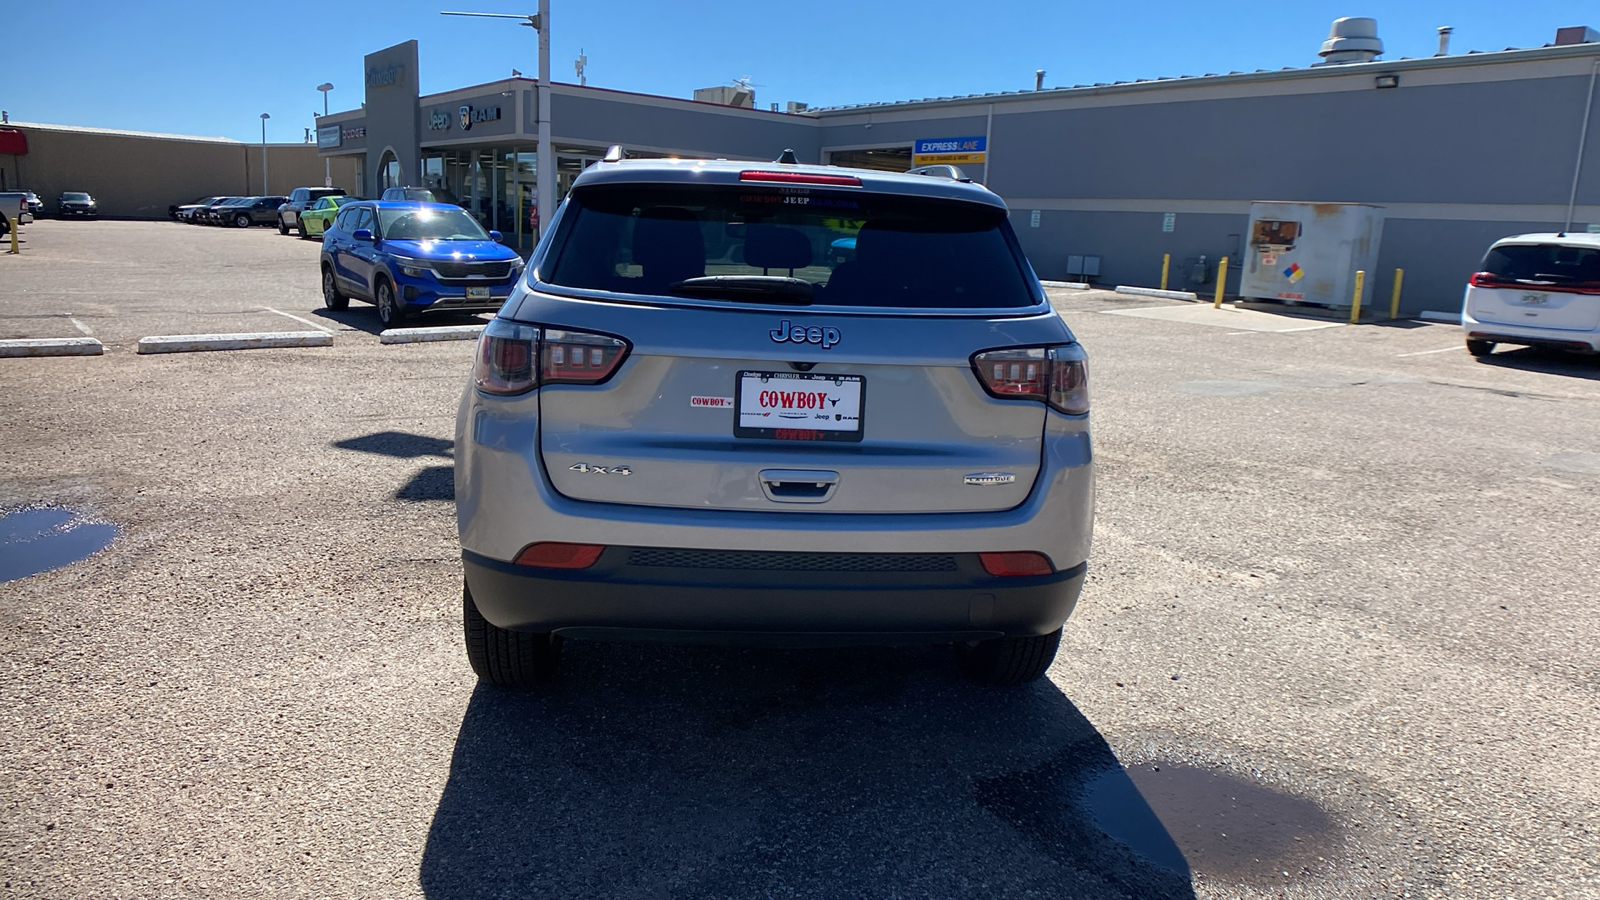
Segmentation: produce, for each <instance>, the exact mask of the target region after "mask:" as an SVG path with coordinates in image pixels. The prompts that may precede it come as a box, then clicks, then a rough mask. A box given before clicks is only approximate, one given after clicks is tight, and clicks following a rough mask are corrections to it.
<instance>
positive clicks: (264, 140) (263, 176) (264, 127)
mask: <svg viewBox="0 0 1600 900" xmlns="http://www.w3.org/2000/svg"><path fill="white" fill-rule="evenodd" d="M270 118H272V116H270V115H268V114H266V113H262V114H261V195H262V196H263V197H265V196H266V195H267V120H268V119H270Z"/></svg>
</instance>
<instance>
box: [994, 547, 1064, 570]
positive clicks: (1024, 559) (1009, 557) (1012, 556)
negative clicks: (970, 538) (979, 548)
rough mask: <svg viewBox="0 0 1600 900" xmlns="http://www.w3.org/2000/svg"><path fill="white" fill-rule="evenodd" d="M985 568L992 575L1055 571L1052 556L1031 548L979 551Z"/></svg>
mask: <svg viewBox="0 0 1600 900" xmlns="http://www.w3.org/2000/svg"><path fill="white" fill-rule="evenodd" d="M978 559H979V560H980V561H982V562H983V570H984V571H985V572H988V573H989V574H990V575H1001V576H1011V575H1049V574H1051V573H1053V572H1055V570H1056V569H1055V566H1053V565H1051V564H1050V557H1048V556H1045V555H1044V554H1043V553H1034V552H1033V551H1031V550H1028V551H1020V552H1014V553H979V554H978Z"/></svg>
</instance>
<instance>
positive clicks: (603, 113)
mask: <svg viewBox="0 0 1600 900" xmlns="http://www.w3.org/2000/svg"><path fill="white" fill-rule="evenodd" d="M1440 32H1441V34H1440V39H1439V40H1440V52H1439V54H1438V55H1436V56H1432V57H1426V58H1419V59H1393V60H1390V59H1384V58H1382V42H1381V39H1380V37H1379V35H1378V33H1377V28H1376V24H1375V23H1373V22H1372V20H1369V19H1341V20H1339V21H1338V22H1336V23H1335V28H1334V30H1333V33H1331V34H1330V35H1329V37H1328V39H1327V40H1326V41H1325V42H1323V43H1322V44H1321V45H1320V47H1319V45H1318V44H1317V42H1316V41H1315V40H1314V38H1315V36H1309V38H1308V40H1307V43H1306V54H1305V55H1306V63H1307V64H1306V65H1305V66H1304V67H1302V68H1289V69H1281V70H1274V71H1265V70H1258V71H1254V72H1229V73H1223V74H1208V75H1201V76H1185V77H1181V78H1162V79H1149V80H1138V81H1131V82H1118V83H1114V84H1094V85H1079V86H1074V87H1066V88H1045V87H1043V86H1042V84H1041V85H1040V87H1039V89H1037V90H1032V91H1020V92H1011V93H996V94H983V95H973V96H959V97H938V98H926V99H922V100H909V101H898V102H882V103H868V104H861V105H855V106H843V107H828V108H806V107H805V106H804V105H803V104H798V103H790V104H788V106H787V108H785V109H783V110H779V109H778V108H777V107H776V106H775V105H774V106H772V107H770V108H760V107H759V106H758V105H757V104H756V103H755V102H754V97H753V94H752V92H751V91H749V90H748V89H739V88H727V87H724V88H720V89H708V90H706V91H697V92H696V96H697V97H698V98H699V99H686V98H674V97H663V96H654V95H647V94H637V93H628V92H623V91H615V90H609V89H605V88H599V87H591V86H584V85H575V84H561V83H556V84H552V85H551V87H550V91H549V94H550V109H549V110H548V113H549V121H550V122H551V133H552V137H553V154H552V155H553V156H554V159H552V160H550V161H549V163H550V164H551V165H553V166H554V167H555V179H554V183H555V187H556V194H557V199H558V200H559V198H560V197H561V196H564V195H565V193H566V191H567V190H568V189H569V188H570V186H571V184H572V182H573V180H574V179H575V178H576V177H577V176H578V174H579V173H581V172H582V171H583V169H584V168H586V167H587V166H589V165H592V164H594V163H595V162H597V161H598V160H599V159H600V158H601V157H602V156H603V155H604V154H605V152H606V149H607V148H608V147H610V146H611V145H616V144H620V145H621V146H622V147H623V148H624V149H626V150H627V151H628V153H629V155H631V156H636V157H638V156H644V157H650V156H655V157H662V156H672V157H683V158H729V159H751V160H772V159H775V158H776V157H777V156H778V154H779V153H780V152H781V151H783V150H784V149H792V150H793V151H794V152H795V154H796V155H797V156H798V158H799V159H800V160H801V161H802V162H821V163H831V164H836V165H843V166H863V167H868V168H878V169H887V170H904V169H906V168H909V167H911V166H912V165H913V164H920V163H929V162H953V163H956V164H957V165H959V166H961V167H962V169H963V170H964V171H965V173H966V174H967V175H968V176H969V177H971V178H972V179H973V180H975V181H979V182H981V183H983V184H986V185H988V187H989V188H990V189H991V190H993V191H995V192H996V193H997V194H999V195H1000V196H1001V197H1002V198H1004V199H1005V201H1006V202H1007V204H1008V205H1009V206H1010V207H1011V209H1012V223H1013V226H1014V228H1015V229H1016V231H1017V234H1018V236H1019V237H1020V239H1021V241H1022V244H1023V246H1024V247H1025V248H1026V250H1027V252H1028V254H1029V256H1030V258H1031V259H1032V261H1033V264H1034V267H1035V268H1036V269H1037V271H1038V272H1039V274H1040V276H1041V277H1043V278H1046V279H1058V280H1072V281H1078V280H1086V281H1093V282H1096V283H1101V284H1119V283H1120V284H1137V285H1147V286H1153V285H1155V284H1156V283H1157V282H1159V281H1160V279H1161V273H1162V264H1163V258H1164V257H1166V258H1169V259H1170V261H1171V266H1170V286H1171V287H1174V288H1180V289H1182V288H1186V289H1190V290H1201V291H1210V290H1212V289H1213V288H1214V286H1215V278H1216V277H1217V270H1218V266H1217V265H1216V262H1217V260H1219V259H1220V258H1221V257H1228V258H1229V259H1230V260H1232V261H1233V266H1232V267H1231V268H1230V269H1229V274H1228V278H1227V284H1226V285H1225V287H1226V289H1227V291H1228V292H1229V293H1235V292H1236V291H1237V290H1238V287H1239V281H1238V273H1239V270H1240V268H1241V266H1240V265H1239V263H1240V260H1241V257H1248V256H1249V255H1250V254H1252V253H1253V252H1255V250H1254V249H1253V248H1252V245H1251V239H1250V234H1249V228H1248V225H1249V211H1250V206H1251V203H1252V202H1253V201H1298V202H1305V203H1315V204H1335V203H1349V204H1367V205H1371V206H1376V207H1381V208H1382V228H1381V245H1380V248H1379V250H1378V252H1377V255H1376V265H1375V269H1376V271H1375V272H1370V273H1369V284H1371V285H1372V286H1374V287H1376V288H1377V291H1376V293H1377V294H1378V295H1379V296H1382V297H1385V298H1387V296H1388V289H1389V285H1390V283H1391V278H1392V273H1393V271H1394V270H1395V269H1397V268H1403V269H1404V270H1405V279H1404V294H1403V299H1402V308H1403V309H1404V310H1405V311H1407V312H1412V313H1415V312H1419V311H1423V310H1451V309H1455V308H1458V306H1459V302H1460V295H1461V290H1462V286H1463V284H1464V282H1465V280H1466V278H1467V276H1468V275H1469V274H1470V273H1471V272H1472V271H1473V269H1474V268H1475V266H1476V264H1477V262H1478V261H1479V259H1480V258H1481V257H1482V254H1483V252H1484V250H1485V248H1487V246H1488V245H1489V244H1490V242H1492V241H1493V240H1495V239H1496V238H1500V237H1503V236H1505V235H1509V234H1516V233H1522V232H1531V231H1556V230H1559V229H1561V228H1563V227H1565V226H1567V224H1568V223H1569V222H1570V223H1571V225H1570V227H1571V228H1573V229H1575V230H1584V229H1586V228H1587V229H1595V230H1600V126H1597V125H1596V123H1595V121H1594V120H1595V119H1596V118H1600V108H1597V107H1600V98H1597V97H1596V96H1595V94H1596V90H1595V81H1596V75H1597V72H1600V34H1597V33H1596V32H1595V30H1593V29H1590V28H1586V27H1578V28H1561V29H1556V28H1554V27H1552V28H1551V34H1552V42H1551V43H1550V44H1547V45H1545V46H1542V47H1536V48H1530V49H1506V50H1498V51H1493V52H1466V53H1460V52H1450V51H1449V49H1448V48H1447V46H1446V44H1447V41H1448V30H1447V29H1440ZM364 69H365V82H366V83H365V95H364V100H365V102H364V103H363V104H362V105H361V107H360V108H359V109H353V110H348V111H343V112H335V113H333V114H331V115H327V116H324V117H322V118H321V119H320V120H319V127H318V128H317V133H316V140H317V145H316V148H315V152H316V153H317V154H318V155H320V157H321V159H322V160H327V161H331V164H332V166H333V171H334V172H335V174H336V175H337V176H338V183H340V184H341V185H343V186H345V187H347V188H349V189H350V190H352V191H354V192H357V193H360V194H361V195H363V196H368V197H374V196H377V195H378V194H379V193H380V192H381V191H382V190H383V189H384V188H385V187H388V186H391V185H424V186H428V187H441V188H446V189H448V190H450V191H452V192H453V193H454V194H455V195H456V196H457V197H458V198H460V200H461V201H462V202H463V204H465V205H467V206H468V207H469V208H471V209H472V210H474V212H476V213H477V214H478V215H479V216H480V217H481V218H482V219H483V221H484V222H485V224H486V225H488V226H489V227H492V228H497V229H499V230H500V231H502V232H504V233H505V234H506V235H507V239H508V241H510V242H513V243H515V244H517V245H518V246H520V247H522V248H524V249H527V248H528V247H530V246H531V244H532V241H533V235H534V232H535V231H536V229H535V227H534V223H533V222H532V221H531V210H532V209H533V208H535V207H536V191H537V187H536V182H537V178H536V174H537V171H538V166H539V165H540V164H541V161H540V160H539V159H538V154H537V152H536V150H537V143H538V141H537V131H538V129H537V124H538V121H539V113H540V110H539V99H538V91H537V90H536V87H537V82H536V81H534V80H532V79H526V78H520V77H514V78H507V79H504V80H501V81H495V82H491V83H489V84H481V85H475V86H470V87H463V88H460V89H456V90H450V91H445V92H442V93H434V94H426V95H424V94H422V93H421V92H420V90H419V72H418V64H417V43H416V42H415V41H408V42H405V43H402V44H398V45H396V46H393V47H388V48H385V49H382V50H379V51H377V52H375V53H371V54H369V55H367V56H366V58H365V66H364ZM1040 74H1041V79H1040V81H1041V82H1042V74H1043V73H1040ZM307 149H308V150H309V149H310V148H307ZM232 152H233V153H235V154H239V155H240V157H241V159H242V156H243V148H236V149H233V150H232ZM5 162H6V160H5V157H3V156H0V166H3V165H4V164H5ZM276 168H277V163H276V161H274V163H273V169H274V170H276ZM318 168H320V166H318ZM341 173H342V174H341ZM305 174H307V175H310V174H312V173H311V172H309V171H308V172H306V173H305ZM318 174H320V173H318ZM274 176H275V177H276V171H274ZM235 177H237V176H235ZM250 177H258V176H257V175H254V174H253V173H252V174H251V176H250ZM320 180H321V179H320V178H318V179H317V181H316V182H312V183H317V182H320ZM234 189H237V188H234ZM204 190H210V188H209V187H207V188H205V189H204ZM201 192H203V191H196V190H187V191H175V192H174V191H169V192H168V193H176V194H178V195H179V196H186V195H193V194H197V193H201ZM1257 249H1259V248H1257ZM1251 258H1253V257H1251Z"/></svg>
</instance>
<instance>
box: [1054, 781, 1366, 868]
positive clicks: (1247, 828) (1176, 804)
mask: <svg viewBox="0 0 1600 900" xmlns="http://www.w3.org/2000/svg"><path fill="white" fill-rule="evenodd" d="M1083 805H1084V807H1085V808H1086V809H1087V811H1088V813H1089V816H1090V818H1091V819H1092V820H1093V821H1094V823H1095V824H1096V825H1097V826H1099V827H1100V829H1101V830H1102V831H1104V832H1105V833H1106V834H1107V835H1109V836H1111V837H1112V838H1115V839H1116V840H1118V841H1121V842H1122V843H1124V844H1126V845H1127V846H1128V848H1129V849H1131V850H1133V852H1134V853H1136V854H1138V855H1139V856H1141V857H1143V858H1144V859H1146V860H1148V861H1149V862H1151V863H1153V864H1155V865H1157V866H1160V867H1162V868H1164V869H1167V870H1168V871H1173V872H1187V871H1189V870H1190V869H1193V870H1195V871H1198V872H1201V873H1203V874H1204V875H1206V876H1207V877H1210V878H1213V879H1217V880H1221V881H1230V882H1236V883H1254V884H1270V883H1280V884H1281V883H1282V881H1283V879H1284V877H1285V875H1289V876H1295V875H1300V874H1301V873H1302V872H1303V871H1304V870H1307V869H1310V868H1312V867H1314V866H1316V865H1317V864H1318V863H1319V862H1321V861H1322V860H1324V859H1327V858H1328V857H1330V856H1331V855H1332V853H1333V851H1334V848H1335V847H1336V846H1337V845H1338V844H1339V843H1340V835H1339V830H1338V826H1337V825H1336V824H1335V823H1334V821H1333V819H1332V817H1330V816H1329V815H1328V814H1327V813H1326V812H1325V811H1323V809H1322V808H1321V807H1319V806H1318V805H1317V804H1315V803H1313V802H1311V801H1310V800H1306V799H1304V798H1302V797H1296V796H1293V795H1291V794H1286V793H1283V792H1281V791H1277V790H1274V789H1273V788H1271V787H1268V786H1267V785H1264V784H1261V783H1259V782H1256V781H1251V780H1249V779H1246V778H1240V777H1239V776H1237V775H1234V774H1232V773H1229V772H1222V771H1214V770H1210V769H1198V768H1194V767H1191V766H1182V765H1170V764H1166V763H1162V764H1159V765H1158V764H1140V765H1134V766H1129V767H1128V768H1127V769H1121V768H1117V769H1112V770H1109V771H1106V772H1103V773H1101V774H1100V775H1098V776H1096V777H1094V778H1092V779H1090V780H1089V781H1088V783H1087V784H1085V786H1084V792H1083Z"/></svg>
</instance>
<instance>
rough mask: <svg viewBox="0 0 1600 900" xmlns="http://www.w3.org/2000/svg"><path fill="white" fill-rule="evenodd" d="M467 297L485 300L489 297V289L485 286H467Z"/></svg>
mask: <svg viewBox="0 0 1600 900" xmlns="http://www.w3.org/2000/svg"><path fill="white" fill-rule="evenodd" d="M467 299H468V300H487V299H489V289H488V288H486V287H469V288H467Z"/></svg>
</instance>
